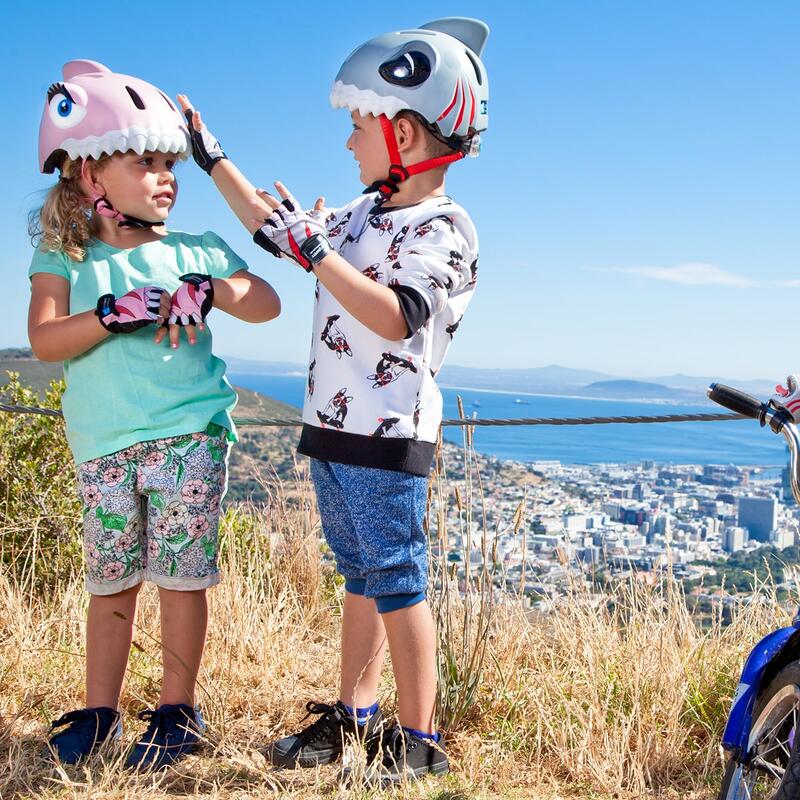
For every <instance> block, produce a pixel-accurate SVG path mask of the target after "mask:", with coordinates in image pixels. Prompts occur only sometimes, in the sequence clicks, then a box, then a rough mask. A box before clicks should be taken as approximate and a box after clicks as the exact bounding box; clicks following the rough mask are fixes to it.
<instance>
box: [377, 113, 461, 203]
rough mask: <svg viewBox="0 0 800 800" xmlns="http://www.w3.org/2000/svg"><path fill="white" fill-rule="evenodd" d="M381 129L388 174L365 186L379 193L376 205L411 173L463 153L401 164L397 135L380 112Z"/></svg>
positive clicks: (444, 162)
mask: <svg viewBox="0 0 800 800" xmlns="http://www.w3.org/2000/svg"><path fill="white" fill-rule="evenodd" d="M378 121H379V122H380V124H381V130H382V131H383V138H384V140H385V142H386V150H387V152H388V153H389V162H390V164H391V166H390V167H389V175H388V176H387V177H386V178H384V179H383V180H380V181H375V183H373V184H372V186H370V187H368V188H367V191H368V192H375V191H377V192H378V193H379V194H380V197H379V198H378V205H383V204H384V203H385V202H387V201H388V200H390V199H391V197H392V195H393V194H395V193H396V192H399V191H400V185H399V184H400V183H402V182H403V181H404V180H407V179H408V178H410V177H411V176H412V175H419V173H420V172H427V171H428V170H431V169H436V167H442V166H444V165H445V164H452V163H453V162H454V161H460V160H461V159H462V158H464V153H449V154H448V155H445V156H436V157H435V158H428V159H426V160H425V161H418V162H417V163H416V164H411V165H409V166H407V167H406V166H404V165H403V159H402V156H401V155H400V148H399V147H398V146H397V137H396V136H395V133H394V125H392V122H391V120H390V119H389V118H388V117H387V116H386V114H381V115H380V116H379V117H378Z"/></svg>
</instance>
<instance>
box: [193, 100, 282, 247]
mask: <svg viewBox="0 0 800 800" xmlns="http://www.w3.org/2000/svg"><path fill="white" fill-rule="evenodd" d="M178 102H179V103H180V105H181V109H182V110H183V113H184V115H185V116H186V121H187V123H188V125H189V132H190V134H191V137H192V156H193V158H194V160H195V161H196V162H197V164H198V166H199V167H200V168H201V169H203V170H204V171H205V172H206V173H208V174H209V175H210V176H211V177H212V178H213V180H214V183H215V184H216V186H217V189H219V191H220V192H221V194H222V196H223V197H224V198H225V200H226V201H227V203H228V205H229V206H230V207H231V210H232V211H233V213H234V214H236V216H237V217H238V218H239V221H240V222H241V223H242V225H244V227H245V228H247V230H248V231H249V232H250V233H251V234H253V233H255V232H256V231H257V230H258V229H259V227H260V226H261V224H259V223H257V222H256V221H255V220H254V219H253V215H254V213H256V212H257V211H258V210H259V209H260V210H263V212H264V213H263V216H264V217H267V216H269V214H271V213H272V209H271V208H270V207H269V206H268V205H266V204H265V203H262V201H261V200H260V199H259V198H258V196H257V195H256V188H255V186H253V184H252V183H250V181H248V180H247V178H246V177H245V176H244V175H243V174H242V173H241V171H240V170H239V168H238V167H237V166H236V165H235V164H234V163H233V162H232V161H231V160H230V159H229V158H228V157H227V156H226V155H225V152H224V151H223V150H222V147H221V146H220V143H219V142H218V141H217V139H216V137H215V136H213V134H211V132H210V131H209V130H208V128H206V127H205V125H204V123H203V119H202V117H201V116H200V112H199V111H195V110H194V108H192V104H191V102H190V101H189V98H188V97H187V96H186V95H184V94H179V95H178ZM254 204H255V207H254Z"/></svg>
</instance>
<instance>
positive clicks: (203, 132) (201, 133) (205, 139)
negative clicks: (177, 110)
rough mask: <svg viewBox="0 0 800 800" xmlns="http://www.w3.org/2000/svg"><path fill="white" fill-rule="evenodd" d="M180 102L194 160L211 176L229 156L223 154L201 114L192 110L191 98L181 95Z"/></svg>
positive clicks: (179, 96)
mask: <svg viewBox="0 0 800 800" xmlns="http://www.w3.org/2000/svg"><path fill="white" fill-rule="evenodd" d="M178 102H179V103H180V104H181V110H182V111H183V115H184V116H185V117H186V122H187V124H188V126H189V136H190V137H191V140H192V158H194V160H195V163H196V164H197V166H198V167H200V169H202V170H203V171H204V172H206V173H207V174H208V175H210V174H211V170H212V169H214V165H215V164H216V163H217V161H222V159H223V158H227V157H228V156H226V155H225V153H224V152H223V150H222V147H221V145H220V143H219V142H218V141H217V137H216V136H214V135H213V134H212V133H211V131H209V130H208V128H206V126H205V125H204V124H203V120H202V118H201V117H200V112H199V111H195V110H194V109H193V108H192V104H191V102H190V101H189V98H188V97H187V96H186V95H185V94H179V95H178Z"/></svg>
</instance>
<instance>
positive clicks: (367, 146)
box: [346, 111, 390, 186]
mask: <svg viewBox="0 0 800 800" xmlns="http://www.w3.org/2000/svg"><path fill="white" fill-rule="evenodd" d="M350 117H351V118H352V120H353V132H352V133H351V134H350V138H349V139H348V140H347V145H346V146H347V149H348V150H350V151H351V152H352V153H353V156H354V157H355V159H356V161H358V165H359V167H361V175H360V179H361V182H362V183H363V184H364V185H365V186H370V185H371V184H373V183H374V182H375V181H379V180H383V179H384V178H385V177H386V175H387V174H388V173H389V166H390V165H389V154H388V152H387V151H386V140H385V139H384V138H383V131H382V130H381V124H380V122H379V120H378V118H377V117H375V116H373V115H372V114H368V115H367V116H366V117H362V116H361V114H359V113H358V112H357V111H353V112H352V113H351V114H350Z"/></svg>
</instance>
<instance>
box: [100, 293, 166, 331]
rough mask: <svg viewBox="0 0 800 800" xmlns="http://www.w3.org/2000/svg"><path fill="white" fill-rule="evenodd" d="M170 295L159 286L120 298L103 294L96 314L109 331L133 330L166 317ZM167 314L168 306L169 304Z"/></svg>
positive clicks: (161, 320) (160, 321) (159, 321)
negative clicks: (166, 302)
mask: <svg viewBox="0 0 800 800" xmlns="http://www.w3.org/2000/svg"><path fill="white" fill-rule="evenodd" d="M165 295H166V296H167V298H169V294H168V293H167V292H165V291H164V290H163V289H162V288H160V287H158V286H143V287H142V288H141V289H132V290H131V291H130V292H128V293H127V294H124V295H122V296H121V297H115V296H114V295H113V294H104V295H103V296H102V297H101V298H100V299H99V300H98V301H97V309H96V310H95V312H94V313H95V314H96V315H97V318H98V319H99V320H100V324H101V325H102V326H103V327H104V328H105V329H106V330H107V331H109V332H110V333H133V332H134V331H138V330H139V329H140V328H144V327H145V326H146V325H152V324H153V323H154V322H157V323H158V324H159V325H160V324H161V323H162V322H163V321H164V319H166V316H165V315H164V313H163V312H164V310H165V303H164V296H165ZM166 309H167V314H169V305H168V304H167V307H166Z"/></svg>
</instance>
